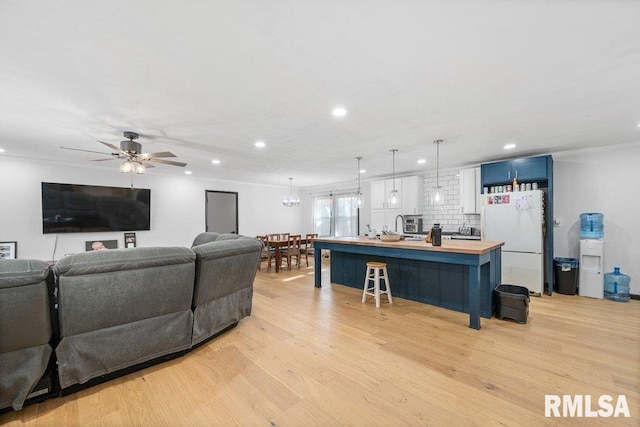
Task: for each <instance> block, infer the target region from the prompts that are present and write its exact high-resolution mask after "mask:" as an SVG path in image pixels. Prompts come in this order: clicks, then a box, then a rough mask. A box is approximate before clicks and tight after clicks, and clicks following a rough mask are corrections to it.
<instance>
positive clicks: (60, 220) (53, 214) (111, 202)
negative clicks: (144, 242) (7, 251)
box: [42, 182, 151, 234]
mask: <svg viewBox="0 0 640 427" xmlns="http://www.w3.org/2000/svg"><path fill="white" fill-rule="evenodd" d="M150 213H151V190H149V189H143V188H125V187H101V186H96V185H79V184H57V183H52V182H43V183H42V232H43V233H44V234H50V233H93V232H99V231H138V230H149V229H150V223H151V221H150V219H151V217H150Z"/></svg>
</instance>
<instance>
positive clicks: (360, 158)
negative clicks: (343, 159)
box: [356, 157, 363, 207]
mask: <svg viewBox="0 0 640 427" xmlns="http://www.w3.org/2000/svg"><path fill="white" fill-rule="evenodd" d="M356 160H357V161H358V175H357V176H358V192H357V193H356V202H357V203H358V207H360V206H362V202H363V201H362V199H363V197H362V191H361V188H360V160H362V157H356Z"/></svg>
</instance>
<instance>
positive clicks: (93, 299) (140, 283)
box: [0, 233, 262, 410]
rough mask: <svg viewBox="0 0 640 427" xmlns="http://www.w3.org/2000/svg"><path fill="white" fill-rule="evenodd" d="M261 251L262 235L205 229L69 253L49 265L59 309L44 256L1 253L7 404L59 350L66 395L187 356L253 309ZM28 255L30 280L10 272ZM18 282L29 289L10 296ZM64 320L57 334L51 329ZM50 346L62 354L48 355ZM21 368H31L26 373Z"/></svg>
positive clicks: (0, 400)
mask: <svg viewBox="0 0 640 427" xmlns="http://www.w3.org/2000/svg"><path fill="white" fill-rule="evenodd" d="M261 250H262V243H261V242H260V241H259V240H258V239H255V238H250V237H244V236H239V235H236V234H219V233H202V234H200V235H198V236H197V237H196V239H195V240H194V243H193V246H192V247H191V248H183V247H151V248H132V249H117V250H107V251H93V252H85V253H80V254H77V255H71V256H67V257H65V258H63V259H61V260H60V261H58V262H57V263H56V264H55V266H54V267H53V268H52V270H53V276H54V280H55V293H56V297H57V309H56V310H53V312H52V311H51V310H49V306H48V304H49V301H48V300H46V298H45V297H47V285H46V283H43V282H46V278H47V277H50V273H49V269H50V267H49V266H48V265H47V264H46V263H42V262H40V261H33V260H30V261H29V260H4V261H0V304H1V305H0V309H2V311H1V312H0V333H1V335H0V362H1V364H0V410H1V409H2V408H6V407H8V406H11V407H13V409H16V410H17V409H20V408H21V407H22V403H23V402H24V399H25V397H26V396H27V395H28V393H29V392H30V391H31V388H32V386H33V384H35V383H34V381H35V382H37V381H38V380H39V379H40V377H41V376H42V375H43V370H44V369H46V367H47V366H48V363H50V360H53V357H55V359H57V375H56V378H57V379H59V385H60V389H61V392H62V394H68V393H71V392H73V391H76V390H78V389H81V388H86V387H87V386H90V385H93V384H96V383H99V382H103V381H106V380H108V379H111V378H113V377H116V376H119V375H122V374H126V373H128V372H131V371H134V370H137V369H141V368H143V367H145V366H149V365H150V364H154V363H158V362H161V361H163V360H167V359H169V358H172V357H176V356H180V355H182V354H184V353H186V352H188V351H189V350H190V349H191V348H193V347H194V346H196V345H200V344H202V343H204V342H206V340H208V339H210V338H212V337H214V336H215V335H216V334H218V333H220V332H222V331H224V330H225V329H227V328H229V327H232V326H235V324H237V323H238V321H240V319H242V318H243V317H246V316H249V315H250V314H251V304H252V297H253V280H254V278H255V275H256V271H257V268H258V264H259V262H260V253H261ZM24 263H28V264H29V265H30V266H31V270H35V272H33V273H29V274H30V276H29V279H27V278H23V277H22V276H20V277H19V278H18V277H15V278H14V277H12V275H11V274H12V273H9V272H10V271H15V270H25V271H30V270H29V269H27V268H26V267H25V264H24ZM31 276H34V277H31ZM26 282H34V283H30V284H29V285H28V286H35V287H37V288H38V289H39V290H38V292H39V294H38V298H37V299H36V298H34V296H33V295H32V294H33V292H34V291H31V292H28V291H30V290H29V289H27V287H28V286H27V285H23V283H26ZM16 283H17V285H16ZM9 284H12V285H9ZM16 286H17V287H21V288H23V289H17V290H13V291H11V292H12V293H11V296H6V297H5V294H7V295H9V294H8V293H7V291H6V289H14V288H15V287H16ZM43 292H44V293H43ZM19 301H20V303H19V304H16V302H19ZM5 305H7V308H9V306H11V307H14V306H15V307H18V306H22V307H28V310H27V311H28V313H26V314H24V313H19V310H18V309H16V308H13V309H8V310H5ZM36 312H37V316H36V315H35V314H34V313H36ZM52 313H53V316H52V318H53V319H54V322H58V323H57V324H56V325H54V326H56V327H55V328H52V325H51V323H50V322H49V323H47V322H46V319H49V318H50V317H49V316H50V315H51V314H52ZM16 322H23V323H25V325H29V327H30V328H32V329H33V330H34V331H33V332H32V333H30V334H29V335H32V336H33V339H31V340H29V342H22V338H20V335H21V333H19V332H21V331H19V330H15V323H16ZM57 325H59V335H58V334H55V333H53V334H52V330H57V329H58V328H57ZM12 328H14V329H12ZM22 332H24V331H22ZM53 346H55V355H54V356H51V357H52V358H51V359H50V357H49V356H50V355H51V353H52V352H51V350H52V347H53ZM16 351H18V352H22V353H20V354H19V355H16V354H15V352H16ZM36 351H37V354H32V353H34V352H36ZM23 353H24V354H23ZM5 359H6V360H7V361H14V362H13V364H10V363H9V362H6V363H5ZM20 360H22V362H21V361H20ZM35 364H37V369H36V367H35V366H34V365H35ZM43 366H44V367H43ZM19 371H20V372H23V371H24V372H26V373H27V374H28V375H26V377H29V380H28V381H27V380H26V379H25V378H23V377H24V375H22V376H20V375H18V372H19ZM17 377H20V379H16V378H17ZM17 383H20V384H17Z"/></svg>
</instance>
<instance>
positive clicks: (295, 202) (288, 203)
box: [282, 178, 300, 208]
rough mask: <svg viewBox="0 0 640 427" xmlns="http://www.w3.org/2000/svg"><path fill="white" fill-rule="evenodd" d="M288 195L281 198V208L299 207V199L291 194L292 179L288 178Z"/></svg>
mask: <svg viewBox="0 0 640 427" xmlns="http://www.w3.org/2000/svg"><path fill="white" fill-rule="evenodd" d="M289 188H290V191H289V195H288V196H285V197H283V198H282V206H284V207H287V208H293V207H296V206H299V205H300V199H299V198H298V197H297V196H296V195H295V194H293V178H289Z"/></svg>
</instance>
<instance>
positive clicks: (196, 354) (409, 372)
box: [0, 266, 640, 426]
mask: <svg viewBox="0 0 640 427" xmlns="http://www.w3.org/2000/svg"><path fill="white" fill-rule="evenodd" d="M265 270H266V269H263V271H262V272H259V273H258V276H257V278H256V282H255V289H254V300H253V313H252V315H251V316H250V317H248V318H245V319H243V320H242V321H240V323H239V324H238V326H237V327H236V328H234V329H232V330H230V331H229V332H227V333H225V334H224V335H222V336H220V337H218V338H216V339H215V340H213V341H211V342H209V343H208V344H206V345H205V346H203V347H200V348H198V349H196V350H194V351H192V352H191V353H189V354H187V355H186V356H183V357H181V358H178V359H176V360H173V361H170V362H167V363H164V364H161V365H158V366H155V367H151V368H148V369H145V370H143V371H140V372H137V373H134V374H131V375H128V376H125V377H122V378H119V379H116V380H113V381H111V382H108V383H105V384H102V385H99V386H96V387H93V388H91V389H88V390H85V391H82V392H79V393H76V394H73V395H71V396H67V397H64V398H56V399H50V400H47V401H45V402H43V403H40V404H36V405H31V406H27V407H25V408H24V409H23V410H22V411H19V412H12V413H6V414H3V415H0V424H6V425H9V426H14V425H29V426H40V425H43V426H47V425H48V426H72V425H82V426H87V425H152V426H156V425H157V426H165V425H166V426H178V425H202V426H231V425H241V426H313V425H317V426H334V425H351V426H399V425H420V426H423V425H436V426H440V425H442V426H458V425H479V426H489V425H507V426H514V425H524V426H534V425H603V424H604V425H636V426H637V425H639V424H640V423H639V417H640V301H631V302H629V303H615V302H611V301H608V300H594V299H589V298H583V297H578V296H565V295H560V294H554V295H553V296H552V297H548V296H545V297H542V298H535V297H532V299H531V305H530V313H529V319H528V323H527V324H526V325H520V324H517V323H515V322H512V321H507V320H498V319H496V318H493V319H482V329H481V330H479V331H476V330H473V329H469V327H468V322H469V319H468V316H467V315H465V314H462V313H457V312H453V311H448V310H445V309H441V308H437V307H432V306H429V305H425V304H420V303H415V302H412V301H407V300H403V299H400V298H394V304H393V305H388V304H387V303H386V300H385V298H384V297H383V299H382V301H383V302H382V306H381V307H380V308H379V309H376V308H375V303H374V302H373V299H372V298H369V299H368V302H367V303H366V304H362V303H361V302H360V301H361V296H362V291H361V290H357V289H352V288H348V287H344V286H340V285H331V284H329V282H328V268H327V267H326V266H325V268H324V270H323V284H324V286H323V287H322V288H321V289H316V288H314V287H313V269H312V268H303V269H300V270H297V269H296V268H295V267H294V269H293V271H291V272H289V271H286V270H285V271H281V272H280V273H278V274H276V273H275V272H273V270H272V271H271V272H266V271H265ZM391 279H392V280H393V278H391ZM392 290H393V288H392ZM546 394H554V395H563V394H567V395H591V396H592V400H593V401H594V403H595V402H597V399H598V397H599V396H601V395H605V394H606V395H611V396H613V397H614V399H617V398H618V396H619V395H624V396H626V400H627V403H628V405H629V409H630V412H631V415H632V418H617V419H604V418H573V419H571V418H564V419H562V418H545V416H544V401H545V395H546ZM614 403H615V401H614ZM594 409H598V408H597V407H594Z"/></svg>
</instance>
